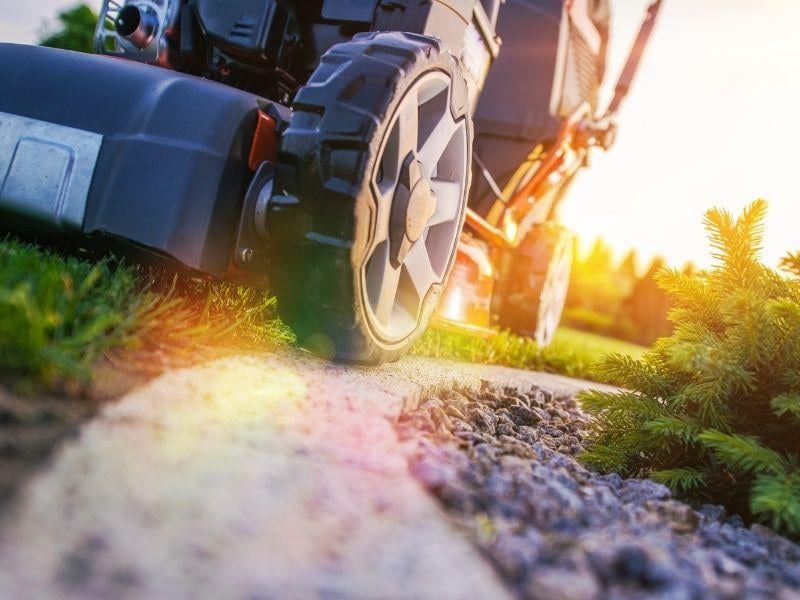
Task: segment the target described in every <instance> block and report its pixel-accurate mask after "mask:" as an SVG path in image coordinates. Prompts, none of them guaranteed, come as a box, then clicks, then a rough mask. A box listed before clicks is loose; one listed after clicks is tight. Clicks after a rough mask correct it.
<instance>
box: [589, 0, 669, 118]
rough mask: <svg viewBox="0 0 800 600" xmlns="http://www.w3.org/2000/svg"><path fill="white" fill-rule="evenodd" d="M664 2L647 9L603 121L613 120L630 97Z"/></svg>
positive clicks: (655, 2) (655, 3) (658, 1)
mask: <svg viewBox="0 0 800 600" xmlns="http://www.w3.org/2000/svg"><path fill="white" fill-rule="evenodd" d="M662 2H663V0H653V2H652V4H650V6H649V7H648V8H647V14H646V15H645V17H644V20H643V21H642V25H641V27H640V28H639V33H638V34H637V35H636V40H635V41H634V42H633V46H632V47H631V51H630V53H629V54H628V60H627V61H626V62H625V67H624V68H623V69H622V73H621V74H620V76H619V79H618V80H617V85H616V87H615V88H614V98H612V100H611V103H610V104H609V105H608V109H606V113H605V115H604V116H603V118H602V120H606V119H608V120H611V119H612V118H613V117H614V116H615V115H616V114H617V113H618V112H619V108H620V106H621V105H622V102H623V101H624V100H625V97H626V96H627V95H628V91H629V90H630V88H631V84H632V83H633V80H634V78H635V77H636V72H637V71H638V69H639V65H640V64H641V61H642V56H643V55H644V49H645V47H646V46H647V43H648V42H649V41H650V36H651V35H652V33H653V28H654V27H655V24H656V19H657V17H658V13H659V11H660V10H661V4H662Z"/></svg>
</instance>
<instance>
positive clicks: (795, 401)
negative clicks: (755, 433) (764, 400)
mask: <svg viewBox="0 0 800 600" xmlns="http://www.w3.org/2000/svg"><path fill="white" fill-rule="evenodd" d="M769 405H770V407H771V408H772V411H773V412H774V413H775V416H776V417H782V416H784V415H790V416H792V417H793V418H794V419H795V420H797V421H799V422H800V394H779V395H778V396H775V397H774V398H773V399H772V400H770V401H769Z"/></svg>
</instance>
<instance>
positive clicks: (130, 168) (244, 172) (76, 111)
mask: <svg viewBox="0 0 800 600" xmlns="http://www.w3.org/2000/svg"><path fill="white" fill-rule="evenodd" d="M0 89H4V90H11V93H3V94H0V112H4V113H10V114H11V115H17V116H19V117H26V118H30V119H36V120H39V121H45V122H48V123H55V124H58V125H62V126H66V127H70V128H75V129H79V130H83V131H87V132H93V133H95V134H99V135H101V136H102V145H101V146H100V151H99V156H98V158H97V162H96V165H95V168H94V173H93V177H92V180H91V186H90V188H89V192H88V197H87V199H86V208H85V216H84V219H83V233H85V234H87V235H88V236H89V237H88V238H86V239H84V240H82V243H85V242H86V241H89V242H90V244H91V239H92V238H98V237H103V238H104V241H106V242H108V239H107V238H108V236H111V237H114V238H120V239H122V238H124V239H125V240H126V241H127V244H128V245H129V244H130V243H131V242H133V243H134V244H135V245H136V246H137V247H139V248H140V249H144V250H148V251H154V252H156V253H157V254H159V255H167V256H168V257H170V258H172V259H174V260H177V261H178V262H179V263H181V264H182V265H184V266H186V267H188V268H189V269H191V270H194V271H197V272H202V273H204V274H207V275H210V276H213V277H223V275H224V274H225V272H226V269H227V268H228V265H229V262H230V257H231V251H232V248H233V246H234V243H235V236H236V232H237V227H238V224H239V218H240V214H241V210H242V203H243V199H244V196H245V192H246V189H247V185H248V183H249V181H250V179H251V178H252V173H251V172H250V170H249V168H248V165H247V160H248V155H249V150H250V144H251V143H252V139H253V133H254V128H255V124H256V115H257V111H258V110H259V109H265V108H267V107H266V106H265V105H268V104H269V102H268V101H266V100H264V99H263V98H261V97H259V96H255V95H253V94H250V93H247V92H243V91H240V90H237V89H235V88H232V87H230V86H226V85H222V84H217V83H214V82H209V81H206V80H203V79H200V78H198V77H193V76H189V75H184V74H181V73H177V72H175V71H170V70H166V69H161V68H154V67H152V66H148V65H143V64H139V63H135V62H132V61H126V60H118V59H115V58H109V57H103V56H94V55H87V54H81V53H77V52H68V51H64V50H53V49H49V48H40V47H35V46H23V45H14V44H0ZM12 162H13V160H12ZM2 185H3V180H2V179H0V186H2ZM2 195H3V190H2V189H1V188H0V225H2V224H3V223H13V224H14V228H15V229H17V230H20V229H24V228H29V229H30V233H32V234H37V235H38V236H39V237H42V232H43V231H44V232H47V231H48V230H49V233H45V237H54V238H59V237H69V236H66V235H65V234H66V233H67V232H63V231H59V230H58V227H54V226H52V225H51V224H50V225H49V224H47V223H41V222H39V223H37V222H31V221H30V218H29V217H26V215H15V214H14V212H13V210H10V209H9V207H8V203H6V204H5V205H4V203H3V198H2ZM4 228H5V227H4ZM72 237H74V236H72ZM90 244H89V245H90ZM156 249H157V250H156Z"/></svg>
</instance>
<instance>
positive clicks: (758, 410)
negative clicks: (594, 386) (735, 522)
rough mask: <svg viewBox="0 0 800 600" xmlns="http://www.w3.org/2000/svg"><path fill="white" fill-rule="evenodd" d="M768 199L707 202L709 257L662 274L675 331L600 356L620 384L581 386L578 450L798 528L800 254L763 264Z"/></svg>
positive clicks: (776, 524) (779, 526)
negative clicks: (586, 428)
mask: <svg viewBox="0 0 800 600" xmlns="http://www.w3.org/2000/svg"><path fill="white" fill-rule="evenodd" d="M766 209H767V205H766V202H765V201H763V200H758V201H756V202H754V203H752V204H751V205H750V206H748V207H747V208H746V209H745V210H744V212H743V213H742V215H741V216H740V217H739V218H738V219H734V218H733V217H732V216H731V214H730V213H728V212H726V211H724V210H719V209H713V210H710V211H708V212H707V213H706V216H705V227H706V230H707V231H708V236H709V240H710V242H711V246H712V248H713V257H714V259H715V266H714V268H712V269H711V270H708V271H703V272H698V273H694V274H686V273H681V272H679V271H674V270H665V271H663V272H662V273H661V274H660V275H659V284H660V285H661V286H662V287H663V288H664V290H665V291H666V292H667V293H668V294H669V296H670V298H671V301H672V307H673V308H672V310H671V313H670V319H671V320H672V321H673V322H674V324H675V331H674V333H673V335H671V336H670V337H667V338H661V339H660V340H658V341H657V342H656V343H655V344H654V346H653V347H652V348H651V349H650V350H649V351H648V352H646V353H645V354H644V355H643V356H642V357H641V358H640V359H638V360H637V359H633V358H630V357H626V356H621V355H609V356H608V357H606V358H604V359H603V360H602V361H601V362H600V364H599V365H598V366H597V368H598V370H599V371H600V373H601V374H602V376H603V378H604V379H606V380H613V381H620V382H622V384H623V386H624V388H625V390H623V391H618V392H601V391H592V392H587V393H585V394H583V395H582V403H583V407H584V409H585V410H586V411H587V412H589V413H590V414H591V415H592V417H593V419H592V425H591V432H590V445H589V448H588V450H587V451H586V452H584V454H583V455H582V457H583V460H584V461H585V462H586V463H587V464H589V465H591V466H593V467H595V468H599V469H601V470H608V471H616V472H620V473H622V474H624V475H635V476H649V477H650V478H652V479H654V480H656V481H659V482H661V483H664V484H666V485H668V486H669V487H670V488H672V489H673V491H675V492H676V493H677V494H679V495H682V496H684V497H687V498H689V499H690V500H695V501H699V502H703V501H711V502H719V503H722V504H724V505H725V506H727V507H728V508H729V509H730V510H733V511H736V512H739V513H741V514H743V515H744V516H746V517H747V518H750V519H753V520H757V521H761V522H764V523H767V524H769V525H770V526H772V527H773V528H774V529H776V530H778V531H780V532H783V533H787V534H789V535H792V536H798V535H800V467H799V466H798V455H800V254H791V255H789V256H787V257H786V258H785V259H784V260H783V262H782V265H781V266H782V268H783V269H784V270H785V271H786V274H782V273H780V272H778V271H776V270H774V269H770V268H768V267H766V266H764V265H763V264H761V262H760V261H759V253H760V248H761V242H762V239H763V231H764V216H765V214H766Z"/></svg>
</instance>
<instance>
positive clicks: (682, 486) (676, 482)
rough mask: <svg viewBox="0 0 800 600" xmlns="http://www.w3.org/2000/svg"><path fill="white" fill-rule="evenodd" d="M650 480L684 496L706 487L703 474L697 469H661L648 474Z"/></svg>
mask: <svg viewBox="0 0 800 600" xmlns="http://www.w3.org/2000/svg"><path fill="white" fill-rule="evenodd" d="M649 476H650V479H652V480H653V481H656V482H658V483H662V484H664V485H666V486H667V487H668V488H669V489H671V490H672V491H674V492H681V493H683V494H686V493H687V492H691V491H693V490H696V489H697V488H700V487H703V486H705V485H706V480H705V478H704V477H703V474H702V473H701V472H700V471H698V470H697V469H691V468H688V467H682V468H676V469H661V470H660V471H653V472H652V473H650V475H649Z"/></svg>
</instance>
